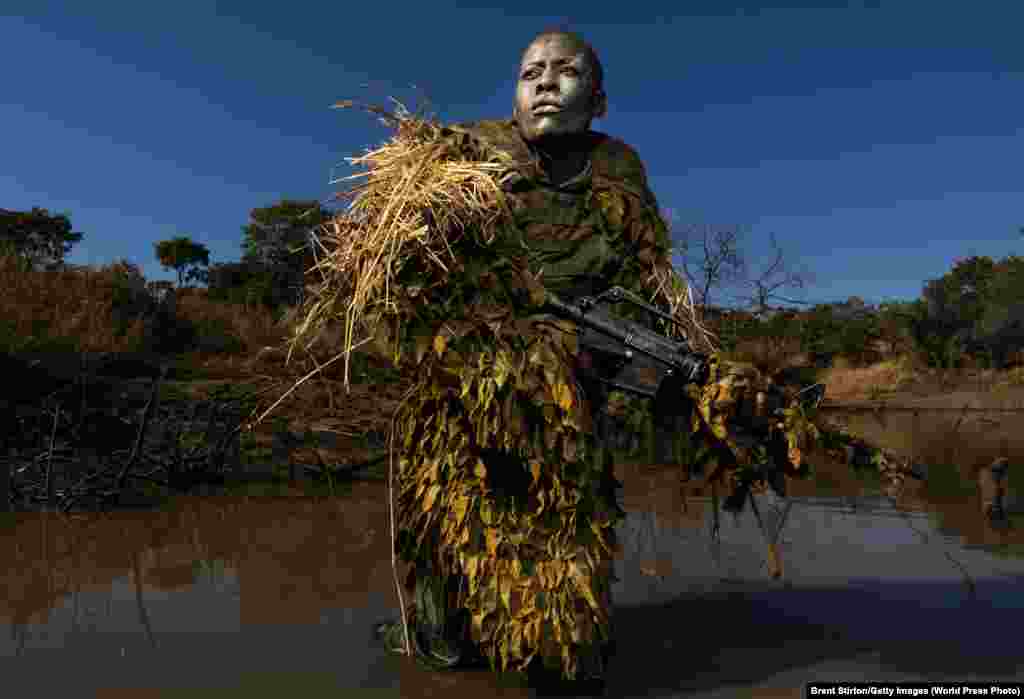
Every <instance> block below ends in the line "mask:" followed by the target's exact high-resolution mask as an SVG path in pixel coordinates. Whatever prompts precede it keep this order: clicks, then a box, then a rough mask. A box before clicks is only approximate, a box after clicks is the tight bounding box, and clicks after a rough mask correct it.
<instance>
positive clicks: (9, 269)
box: [0, 255, 146, 352]
mask: <svg viewBox="0 0 1024 699" xmlns="http://www.w3.org/2000/svg"><path fill="white" fill-rule="evenodd" d="M123 268H124V264H123V263H115V264H113V265H107V266H105V267H103V268H101V269H99V270H97V269H95V268H92V267H85V268H77V269H65V270H59V271H52V272H48V271H34V270H26V269H25V268H24V267H22V266H21V265H20V264H19V262H18V260H17V258H16V257H13V256H9V255H8V256H2V257H0V284H2V286H3V288H4V294H3V295H2V296H0V344H2V345H3V347H2V349H3V350H5V351H21V350H26V351H32V350H40V349H56V348H60V349H64V350H68V351H76V352H121V351H135V350H138V349H141V345H142V344H143V343H144V341H145V339H146V338H145V334H146V333H145V332H144V328H143V324H142V320H141V318H140V317H136V318H128V319H127V322H126V323H124V324H123V325H122V328H121V330H122V331H123V334H119V333H118V332H117V331H118V328H117V325H118V324H117V323H116V322H115V317H116V315H117V314H118V309H119V308H120V307H121V305H122V304H119V303H118V299H119V298H120V299H123V298H124V293H126V291H125V285H124V283H123V280H122V281H119V278H118V274H117V272H118V270H119V269H123ZM128 293H134V292H128ZM122 303H123V302H122Z"/></svg>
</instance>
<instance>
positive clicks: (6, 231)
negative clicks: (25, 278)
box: [0, 207, 83, 269]
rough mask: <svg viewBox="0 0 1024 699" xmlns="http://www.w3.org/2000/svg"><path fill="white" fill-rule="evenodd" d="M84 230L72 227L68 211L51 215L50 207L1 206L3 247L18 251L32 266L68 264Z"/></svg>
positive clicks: (0, 242)
mask: <svg viewBox="0 0 1024 699" xmlns="http://www.w3.org/2000/svg"><path fill="white" fill-rule="evenodd" d="M82 237H83V234H82V233H76V232H74V231H72V229H71V220H70V219H69V218H68V216H67V214H57V215H51V214H50V212H49V211H48V210H46V209H40V208H38V207H33V208H32V210H31V211H10V210H7V209H0V249H2V250H3V251H5V252H10V253H14V254H15V255H17V256H18V257H19V258H21V259H22V260H23V261H24V262H25V264H26V266H27V267H28V268H30V269H56V268H59V267H61V266H62V265H63V264H64V256H65V255H66V254H67V253H69V252H70V251H71V246H72V245H74V244H75V243H78V242H81V240H82Z"/></svg>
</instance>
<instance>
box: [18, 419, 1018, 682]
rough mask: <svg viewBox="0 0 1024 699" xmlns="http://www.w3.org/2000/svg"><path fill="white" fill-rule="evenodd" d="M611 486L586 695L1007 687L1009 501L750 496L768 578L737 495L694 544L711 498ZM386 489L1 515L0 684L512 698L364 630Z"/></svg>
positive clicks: (1014, 577) (384, 555)
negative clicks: (612, 632)
mask: <svg viewBox="0 0 1024 699" xmlns="http://www.w3.org/2000/svg"><path fill="white" fill-rule="evenodd" d="M890 429H891V427H890ZM620 478H621V479H622V480H623V481H624V483H625V488H624V491H623V503H624V505H625V508H626V510H627V512H628V513H629V516H628V519H627V521H626V522H625V524H624V525H623V527H622V529H621V546H622V549H621V552H620V557H619V560H618V561H617V569H616V573H617V575H618V577H619V580H618V581H617V582H616V584H615V586H614V598H615V603H616V609H615V621H614V623H615V627H616V637H617V640H618V646H619V650H618V655H617V656H616V658H615V660H614V664H613V667H612V670H611V673H610V677H609V681H608V688H607V696H610V697H646V696H659V697H678V696H694V697H719V696H721V697H726V696H737V695H738V694H742V695H744V696H765V697H781V696H786V697H789V696H792V697H796V696H802V687H803V684H804V683H805V682H808V681H811V680H818V681H829V680H831V681H859V680H877V681H908V680H920V679H929V680H941V679H947V680H971V679H974V680H997V679H998V680H1009V679H1014V680H1018V681H1019V680H1021V679H1024V522H1021V521H1020V515H1019V514H1015V515H1013V517H1014V518H1015V520H1016V523H1017V526H1016V527H1014V528H1011V529H1008V530H1000V531H995V530H993V529H991V528H990V527H987V526H986V525H985V522H984V520H983V518H981V517H980V516H979V514H978V512H977V509H976V508H975V507H974V506H973V505H972V504H971V503H970V502H968V501H967V500H966V499H965V500H964V501H963V502H959V503H957V502H951V503H945V504H943V505H942V506H941V507H939V506H935V505H933V504H930V503H928V502H926V501H920V500H919V501H914V499H904V500H902V501H900V502H896V503H894V502H892V501H890V500H888V499H886V498H884V497H881V496H879V495H877V489H876V488H874V486H873V485H872V484H871V483H870V482H868V481H865V482H864V483H863V484H862V486H859V487H858V488H854V489H851V488H850V487H844V488H841V489H840V490H841V492H840V491H836V492H828V488H827V487H826V486H822V485H821V484H820V483H819V486H820V487H818V490H817V491H816V494H815V495H813V496H812V495H799V494H796V495H794V496H793V497H791V498H789V500H788V501H787V502H783V501H782V500H781V499H778V498H775V497H774V496H758V503H759V510H760V512H761V515H762V518H763V519H764V521H765V525H766V529H767V535H768V536H776V535H778V537H779V539H778V540H779V544H780V551H781V555H782V559H783V565H784V573H783V575H782V577H781V579H779V580H771V579H770V578H769V576H768V573H767V570H766V565H765V553H766V551H765V544H764V539H763V536H764V535H763V534H762V532H761V530H760V529H759V528H758V526H757V524H756V521H755V520H754V517H753V514H752V512H751V511H750V510H749V509H748V511H747V512H745V513H744V514H743V515H741V516H740V517H738V518H733V517H732V516H731V515H727V514H723V515H722V517H721V520H720V521H721V536H720V542H719V544H718V545H717V546H715V545H712V543H711V540H710V536H709V524H710V521H711V518H712V512H711V506H710V500H709V499H708V498H706V497H702V496H691V497H689V498H687V500H686V502H685V503H684V501H683V499H682V497H681V496H680V494H679V487H678V480H677V475H676V473H674V472H672V471H669V470H665V469H654V468H642V467H635V466H634V467H625V468H623V469H622V470H621V472H620ZM794 492H796V491H794ZM386 497H387V491H386V485H385V484H382V483H379V482H362V483H356V484H354V485H353V487H352V488H351V490H350V492H348V493H346V494H345V495H344V496H338V497H334V498H312V497H277V498H271V497H266V498H257V497H250V498H246V497H202V498H200V497H188V498H186V497H183V498H179V499H176V500H174V501H173V502H172V503H171V504H169V505H167V506H165V507H164V508H162V509H161V510H159V511H149V512H118V513H110V514H104V515H99V514H97V515H80V516H75V517H71V518H68V517H62V516H60V515H52V514H51V515H46V514H27V513H18V514H16V515H10V516H9V519H8V521H7V524H6V526H4V527H2V528H0V560H2V561H4V563H5V565H4V566H3V568H2V570H0V575H2V576H3V581H2V583H0V590H3V591H4V593H5V594H3V595H0V682H2V687H3V691H2V692H0V695H2V696H11V697H21V696H25V697H28V696H62V697H78V696H81V697H93V696H95V697H157V696H159V697H178V696H180V697H184V696H188V697H202V696H214V695H216V696H218V697H242V696H245V697H263V696H267V697H270V696H274V697H278V696H282V695H289V696H301V697H320V696H346V697H348V696H352V697H358V696H367V697H430V696H445V697H453V698H458V697H472V698H473V699H479V698H480V697H486V696H507V697H528V696H532V695H533V690H531V689H529V688H527V687H526V686H525V683H524V682H523V681H522V680H521V679H519V678H517V677H515V676H508V677H496V676H493V675H492V674H491V673H489V672H487V671H468V672H458V673H441V674H432V673H429V672H426V671H424V670H421V669H419V668H418V667H416V666H415V664H413V663H412V662H410V661H408V660H406V659H404V658H396V657H392V656H388V655H387V654H385V653H384V651H383V649H382V648H380V647H379V646H378V645H376V644H375V643H373V642H372V641H371V640H370V635H371V628H372V625H373V624H374V623H375V622H377V621H380V620H382V619H387V618H390V617H392V616H394V615H395V614H396V610H397V605H396V597H395V588H394V583H393V578H392V571H391V563H390V558H389V551H388V520H387V504H386ZM787 512H788V514H784V513H787ZM783 520H784V526H783V527H782V530H781V533H777V530H778V528H779V527H778V525H779V523H780V522H781V521H783ZM339 690H347V691H341V692H339ZM58 693H59V694H58Z"/></svg>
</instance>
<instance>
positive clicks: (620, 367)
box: [546, 286, 709, 401]
mask: <svg viewBox="0 0 1024 699" xmlns="http://www.w3.org/2000/svg"><path fill="white" fill-rule="evenodd" d="M623 302H625V303H629V304H631V305H633V306H635V307H637V308H641V309H643V310H645V311H647V312H648V313H650V314H651V315H653V316H655V317H658V318H662V319H664V320H667V321H669V322H672V323H676V324H678V323H679V321H678V320H677V319H676V318H673V317H672V316H671V315H669V314H668V313H665V312H664V311H662V310H661V309H659V308H655V307H654V306H652V305H650V304H648V303H645V302H644V301H642V300H641V299H640V298H638V297H637V296H636V295H635V294H632V293H630V292H629V291H627V290H625V289H623V288H622V287H620V286H615V287H612V288H610V289H608V290H607V291H604V292H602V293H600V294H598V295H597V296H585V297H583V298H581V299H579V300H578V301H576V302H574V303H567V302H565V301H562V300H561V299H560V298H558V297H557V296H555V295H554V294H552V293H550V292H548V293H547V297H546V305H547V306H548V307H549V308H550V309H551V310H552V311H554V312H555V313H556V314H557V315H559V316H561V317H563V318H566V319H569V320H572V321H574V322H575V323H576V324H577V325H578V326H579V328H580V330H579V346H580V349H581V350H582V351H584V352H587V353H588V354H589V355H590V356H591V358H592V361H593V362H594V363H595V364H596V366H595V369H596V371H594V372H593V376H594V378H596V379H597V380H599V381H600V382H602V383H604V384H606V385H608V386H609V387H610V388H613V389H618V390H621V391H626V392H628V393H633V394H635V395H640V396H644V397H647V398H651V399H654V400H655V401H659V398H661V399H664V398H667V397H668V396H666V395H665V394H666V389H668V388H670V387H671V388H675V389H681V388H682V387H683V386H685V385H686V384H688V383H703V382H704V381H706V380H707V377H708V368H709V365H708V357H707V355H704V354H701V353H699V352H696V351H694V350H693V348H692V347H691V346H690V343H689V342H688V341H686V340H677V339H673V338H670V337H666V336H665V335H662V334H661V333H658V332H656V331H654V330H651V329H650V328H648V327H646V326H644V325H641V324H640V323H637V322H635V321H632V320H629V319H627V318H621V317H619V316H615V315H613V314H612V313H611V312H610V309H609V308H608V307H609V306H611V305H613V304H618V303H623Z"/></svg>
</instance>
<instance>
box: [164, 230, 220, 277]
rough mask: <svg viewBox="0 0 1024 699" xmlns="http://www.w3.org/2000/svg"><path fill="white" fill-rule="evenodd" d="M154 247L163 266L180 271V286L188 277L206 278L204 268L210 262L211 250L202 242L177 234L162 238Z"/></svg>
mask: <svg viewBox="0 0 1024 699" xmlns="http://www.w3.org/2000/svg"><path fill="white" fill-rule="evenodd" d="M153 247H154V248H155V250H156V257H157V259H158V260H159V261H160V264H161V265H162V266H163V268H164V269H173V270H174V271H175V272H177V273H178V287H179V288H181V286H182V285H183V284H184V283H185V280H186V279H187V280H189V281H202V280H204V279H205V276H206V275H205V270H203V269H202V268H204V267H206V266H208V265H209V264H210V251H209V250H208V249H207V248H206V246H205V245H203V244H202V243H197V242H195V241H194V240H192V239H191V238H189V237H188V236H177V237H175V238H171V239H170V240H161V241H160V242H158V243H155V244H154V246H153Z"/></svg>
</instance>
